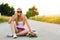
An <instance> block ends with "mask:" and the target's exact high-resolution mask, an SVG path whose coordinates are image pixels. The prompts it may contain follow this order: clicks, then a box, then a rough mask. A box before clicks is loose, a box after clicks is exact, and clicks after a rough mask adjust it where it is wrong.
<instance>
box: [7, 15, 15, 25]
mask: <svg viewBox="0 0 60 40" xmlns="http://www.w3.org/2000/svg"><path fill="white" fill-rule="evenodd" d="M13 20H14V15H13V16H12V17H11V18H10V19H9V20H8V24H10V23H11V22H12V21H13Z"/></svg>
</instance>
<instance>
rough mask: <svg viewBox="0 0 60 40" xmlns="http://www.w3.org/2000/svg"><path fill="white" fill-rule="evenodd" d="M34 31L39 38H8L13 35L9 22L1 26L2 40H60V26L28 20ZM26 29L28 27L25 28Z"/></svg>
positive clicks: (0, 38)
mask: <svg viewBox="0 0 60 40" xmlns="http://www.w3.org/2000/svg"><path fill="white" fill-rule="evenodd" d="M28 22H29V24H30V25H31V27H32V29H33V30H36V32H37V36H38V37H37V38H29V37H18V38H16V39H13V38H12V37H7V36H6V35H7V34H8V33H11V30H10V27H9V25H8V23H7V22H5V23H1V24H0V40H60V25H58V24H51V23H44V22H38V21H33V20H28ZM25 27H26V26H25ZM26 28H27V27H26Z"/></svg>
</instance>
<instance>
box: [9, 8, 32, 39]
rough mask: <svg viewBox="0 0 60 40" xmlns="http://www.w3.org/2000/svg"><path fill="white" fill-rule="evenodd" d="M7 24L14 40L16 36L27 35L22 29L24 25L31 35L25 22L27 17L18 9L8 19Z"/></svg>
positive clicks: (30, 30)
mask: <svg viewBox="0 0 60 40" xmlns="http://www.w3.org/2000/svg"><path fill="white" fill-rule="evenodd" d="M8 24H10V28H11V31H12V34H13V37H14V38H16V37H17V36H23V35H26V34H27V33H28V31H27V30H26V29H25V28H24V25H25V24H26V25H27V27H28V29H29V32H31V33H32V29H31V26H30V25H29V23H28V21H27V17H26V16H24V15H23V14H22V10H21V9H20V8H18V9H17V11H16V12H15V14H14V15H13V16H12V17H11V18H10V19H9V21H8Z"/></svg>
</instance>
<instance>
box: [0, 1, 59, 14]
mask: <svg viewBox="0 0 60 40" xmlns="http://www.w3.org/2000/svg"><path fill="white" fill-rule="evenodd" d="M1 3H8V4H9V5H10V6H13V7H14V8H15V10H16V9H17V8H19V7H20V8H21V9H22V10H23V14H26V11H28V9H29V8H31V7H33V6H34V5H35V6H36V8H37V9H38V12H39V15H60V6H59V5H60V0H14V1H13V0H4V1H3V0H0V4H1Z"/></svg>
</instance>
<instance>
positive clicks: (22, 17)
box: [15, 8, 25, 25]
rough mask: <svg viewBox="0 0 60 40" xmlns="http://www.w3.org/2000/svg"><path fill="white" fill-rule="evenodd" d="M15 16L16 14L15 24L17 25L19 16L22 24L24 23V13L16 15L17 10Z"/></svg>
mask: <svg viewBox="0 0 60 40" xmlns="http://www.w3.org/2000/svg"><path fill="white" fill-rule="evenodd" d="M18 9H20V8H18ZM15 16H16V18H15V22H16V24H17V25H18V20H19V18H20V19H21V20H22V21H23V25H25V20H24V15H23V14H21V15H20V16H19V17H18V15H17V12H15Z"/></svg>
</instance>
